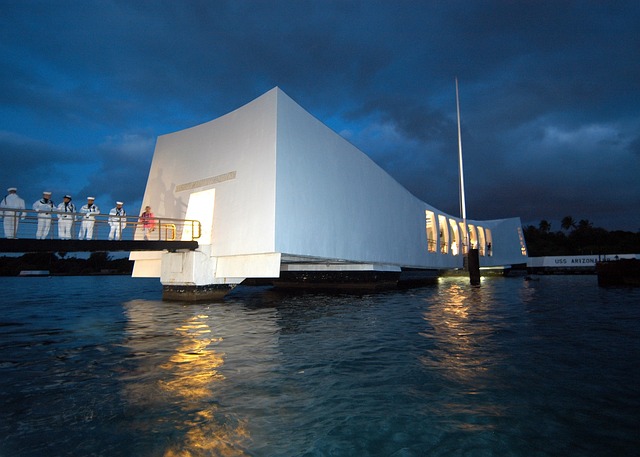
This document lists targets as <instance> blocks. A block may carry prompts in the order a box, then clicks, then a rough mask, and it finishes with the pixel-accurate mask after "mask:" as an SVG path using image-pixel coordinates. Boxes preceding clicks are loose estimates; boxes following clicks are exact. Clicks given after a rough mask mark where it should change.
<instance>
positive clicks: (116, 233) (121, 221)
mask: <svg viewBox="0 0 640 457" xmlns="http://www.w3.org/2000/svg"><path fill="white" fill-rule="evenodd" d="M122 205H124V203H122V202H116V207H115V208H111V211H109V216H110V217H109V225H110V226H111V230H110V231H109V239H110V240H113V239H116V240H121V239H122V231H123V230H124V228H125V227H126V225H127V219H126V217H125V216H126V215H127V212H126V211H125V210H124V208H123V207H122Z"/></svg>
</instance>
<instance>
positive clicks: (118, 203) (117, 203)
mask: <svg viewBox="0 0 640 457" xmlns="http://www.w3.org/2000/svg"><path fill="white" fill-rule="evenodd" d="M116 205H124V203H122V202H116Z"/></svg>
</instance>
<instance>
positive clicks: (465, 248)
mask: <svg viewBox="0 0 640 457" xmlns="http://www.w3.org/2000/svg"><path fill="white" fill-rule="evenodd" d="M458 225H459V226H460V236H461V237H462V239H461V240H460V245H461V246H462V249H461V251H462V254H468V253H469V233H468V232H467V227H466V225H467V224H465V223H464V222H458Z"/></svg>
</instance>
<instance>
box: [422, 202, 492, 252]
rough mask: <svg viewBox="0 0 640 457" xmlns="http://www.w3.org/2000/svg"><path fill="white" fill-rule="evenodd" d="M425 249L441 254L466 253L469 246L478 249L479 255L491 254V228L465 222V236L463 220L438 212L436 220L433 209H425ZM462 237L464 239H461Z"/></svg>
mask: <svg viewBox="0 0 640 457" xmlns="http://www.w3.org/2000/svg"><path fill="white" fill-rule="evenodd" d="M425 216H426V232H427V251H428V252H438V249H439V251H440V253H441V254H449V253H451V255H459V254H460V253H462V254H467V252H468V249H469V246H470V247H471V249H478V252H479V254H480V255H481V256H491V255H492V245H493V240H492V238H491V230H489V229H485V228H484V227H480V226H479V225H478V226H476V225H474V224H467V230H466V232H467V233H466V236H465V227H464V226H465V224H464V222H458V221H456V220H455V219H449V220H448V221H447V218H446V217H445V216H443V215H441V214H438V218H437V220H436V217H435V213H434V212H433V211H429V210H426V211H425ZM463 237H464V239H463Z"/></svg>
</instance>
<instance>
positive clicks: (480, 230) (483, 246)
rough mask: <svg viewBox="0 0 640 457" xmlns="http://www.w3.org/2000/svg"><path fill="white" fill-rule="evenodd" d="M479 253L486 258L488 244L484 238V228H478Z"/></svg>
mask: <svg viewBox="0 0 640 457" xmlns="http://www.w3.org/2000/svg"><path fill="white" fill-rule="evenodd" d="M477 229H478V253H479V254H480V255H481V256H485V255H486V254H487V244H486V239H485V236H484V228H483V227H480V226H478V227H477Z"/></svg>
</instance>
